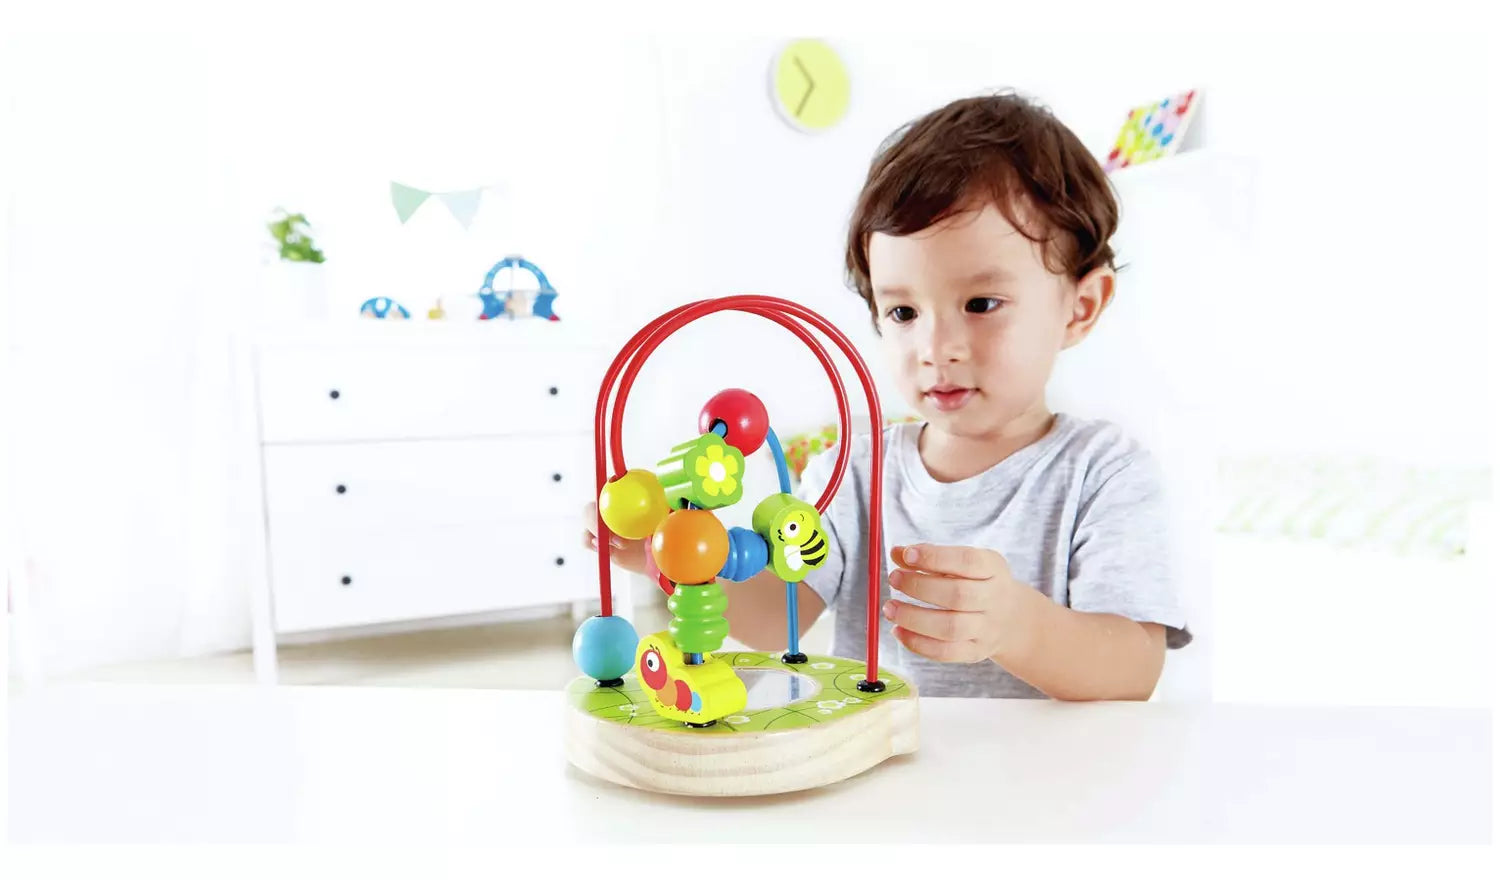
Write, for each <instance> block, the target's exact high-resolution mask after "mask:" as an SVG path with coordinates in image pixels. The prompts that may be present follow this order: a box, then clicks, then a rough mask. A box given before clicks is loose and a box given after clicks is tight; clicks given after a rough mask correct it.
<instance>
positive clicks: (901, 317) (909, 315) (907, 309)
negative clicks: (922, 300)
mask: <svg viewBox="0 0 1500 880" xmlns="http://www.w3.org/2000/svg"><path fill="white" fill-rule="evenodd" d="M885 316H886V317H887V318H890V319H891V320H892V321H895V322H896V323H897V324H905V323H906V322H908V321H912V320H915V319H916V317H917V310H916V309H914V308H912V307H911V306H896V307H894V308H892V309H890V310H889V311H887V312H886V313H885Z"/></svg>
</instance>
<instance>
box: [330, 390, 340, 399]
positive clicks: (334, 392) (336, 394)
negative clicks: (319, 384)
mask: <svg viewBox="0 0 1500 880" xmlns="http://www.w3.org/2000/svg"><path fill="white" fill-rule="evenodd" d="M328 396H329V397H331V398H333V399H334V400H338V399H339V390H338V389H337V388H335V389H333V390H332V391H330V392H328Z"/></svg>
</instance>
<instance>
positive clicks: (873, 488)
mask: <svg viewBox="0 0 1500 880" xmlns="http://www.w3.org/2000/svg"><path fill="white" fill-rule="evenodd" d="M722 311H740V312H746V313H749V314H753V315H760V316H761V317H764V318H767V319H769V320H771V321H773V322H775V323H777V324H780V325H781V326H782V327H785V328H786V329H787V330H790V331H791V332H792V334H793V335H794V336H796V337H797V338H798V339H800V340H802V341H803V343H805V344H806V345H807V346H808V348H809V349H810V350H811V351H812V353H813V355H814V356H815V357H817V359H818V362H819V363H820V364H822V365H823V369H824V371H825V372H826V373H827V375H828V379H829V382H830V384H832V386H833V391H834V397H835V399H836V401H837V403H838V410H839V437H840V438H841V441H842V442H840V443H839V451H838V456H837V458H836V459H835V461H834V466H833V477H832V478H831V479H830V480H829V481H828V485H827V486H826V487H824V489H823V494H822V496H821V497H820V498H819V499H818V502H817V504H816V505H814V506H815V507H816V508H817V510H818V512H819V513H823V512H824V511H826V510H827V509H828V505H829V504H830V503H832V501H833V498H834V496H835V495H837V494H838V490H839V487H840V486H841V485H842V483H843V480H844V474H845V473H846V472H847V471H848V467H849V448H850V446H851V445H852V444H851V443H850V442H849V439H850V437H851V433H850V419H849V400H848V395H847V393H846V392H845V389H844V382H843V378H842V377H841V376H840V375H839V371H838V367H837V365H836V364H835V363H834V362H833V359H832V358H830V357H829V355H828V351H827V349H825V348H824V347H823V345H822V344H821V343H820V342H819V341H818V339H817V338H816V337H815V336H813V335H812V334H811V333H809V332H808V330H807V328H805V327H803V326H802V325H801V324H799V323H798V321H801V322H804V323H807V324H811V325H812V326H813V327H815V328H817V329H818V330H820V331H822V333H823V334H824V335H825V336H827V337H828V338H829V339H832V340H833V342H834V344H835V345H837V346H838V348H839V350H841V351H842V352H843V353H844V356H845V357H846V358H848V360H849V363H850V365H852V366H853V367H854V371H855V373H856V374H857V375H858V376H859V381H860V384H861V385H862V386H863V387H864V392H865V400H866V403H867V405H868V406H869V410H870V434H871V455H872V461H871V466H870V493H871V496H870V505H869V526H868V542H869V543H868V547H869V598H868V601H867V602H866V606H867V608H866V612H867V613H866V621H865V663H866V668H865V679H866V680H867V681H870V682H874V681H875V680H876V678H877V671H878V669H879V659H880V619H879V605H880V560H881V530H880V527H881V517H880V507H881V503H880V502H881V498H882V497H883V486H884V463H885V462H884V459H885V456H884V454H883V445H884V444H883V440H884V437H883V435H882V425H881V423H880V421H881V410H880V398H879V395H878V393H877V392H876V390H875V380H874V378H873V377H872V376H871V375H870V371H869V368H868V367H867V366H866V365H865V362H864V359H863V358H861V357H860V355H859V352H858V351H857V350H856V349H855V347H854V344H853V343H851V342H850V341H849V338H848V337H847V336H845V335H844V334H843V333H842V332H840V331H839V329H838V328H837V327H835V326H833V325H832V324H831V323H829V322H828V320H827V319H826V318H824V317H823V316H822V315H820V314H818V313H817V312H815V311H813V310H811V309H809V308H807V307H806V306H803V305H800V304H798V303H794V302H792V301H790V300H785V299H781V298H779V297H771V296H751V295H743V296H726V297H721V298H718V299H710V300H700V301H698V302H694V303H688V304H687V305H683V306H679V307H677V308H675V309H672V310H671V311H669V312H667V313H665V314H663V315H661V316H660V317H658V318H656V319H655V320H653V321H651V322H650V323H648V324H646V326H644V327H642V328H641V329H640V330H639V331H637V332H636V334H635V335H634V336H632V337H631V338H630V340H629V341H628V342H626V343H625V345H624V346H623V347H622V348H621V349H620V353H619V354H618V355H616V356H615V359H614V361H613V362H612V363H610V365H609V369H608V370H607V371H606V372H605V374H604V380H603V381H602V382H601V383H600V385H599V397H598V400H597V401H596V403H595V406H594V476H595V487H594V488H595V498H596V499H597V498H598V493H600V492H602V491H603V490H604V485H605V483H606V482H607V478H608V472H607V471H606V455H605V450H606V448H608V450H609V452H610V455H611V457H612V458H613V462H614V466H615V475H616V476H618V475H620V474H623V473H624V472H625V470H626V468H625V444H624V440H623V438H622V434H623V426H624V423H625V404H626V401H627V400H628V399H629V394H630V389H631V387H632V386H633V385H634V384H635V379H636V377H637V376H638V375H639V374H640V371H641V369H642V368H643V367H644V366H645V364H646V360H647V359H648V358H649V357H650V356H651V354H652V353H653V352H655V351H656V349H657V348H658V347H659V346H660V345H661V344H662V343H663V342H665V341H666V340H667V338H668V337H670V336H671V335H672V334H674V333H676V332H677V331H678V330H680V329H682V328H683V327H685V326H686V325H688V324H690V323H692V322H693V321H696V320H698V319H699V318H703V317H705V316H707V315H711V314H714V313H716V312H722ZM622 373H623V377H622ZM616 380H619V381H620V387H619V393H618V395H617V396H616V398H615V401H614V407H613V411H611V408H610V407H609V398H610V394H609V392H610V389H611V388H613V387H614V385H615V382H616ZM606 417H608V418H606ZM606 421H607V422H608V424H609V429H610V430H609V435H608V437H606V432H605V424H606ZM595 528H596V531H595V534H596V535H598V536H599V540H598V542H597V543H598V546H599V553H598V557H599V606H600V611H601V612H602V613H603V615H604V616H606V617H608V616H611V615H612V614H613V613H614V609H613V602H612V593H611V590H610V567H609V546H610V543H609V534H610V533H609V527H608V526H606V525H605V524H604V517H603V515H602V514H599V515H597V517H596V523H595ZM662 580H663V581H664V580H665V579H664V578H663V579H662ZM660 586H661V587H662V589H664V590H667V589H670V584H667V583H660Z"/></svg>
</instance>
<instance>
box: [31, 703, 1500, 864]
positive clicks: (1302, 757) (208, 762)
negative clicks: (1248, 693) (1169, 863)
mask: <svg viewBox="0 0 1500 880" xmlns="http://www.w3.org/2000/svg"><path fill="white" fill-rule="evenodd" d="M9 709H10V738H9V742H10V744H9V758H10V781H9V794H10V819H9V824H10V828H9V831H10V839H11V841H12V842H60V843H68V842H101V843H115V842H137V841H140V842H178V841H194V842H196V841H209V842H242V841H243V842H258V841H308V842H361V841H370V842H375V841H379V842H385V843H393V842H404V841H410V842H433V841H452V842H475V843H486V844H494V843H498V842H504V841H506V840H513V839H514V840H524V841H526V842H540V841H545V840H562V841H578V842H583V841H590V842H613V841H618V842H628V843H638V842H674V841H682V840H691V841H694V842H699V843H704V842H714V841H736V842H766V841H774V842H782V841H786V842H795V841H829V842H859V841H863V840H870V839H871V834H870V829H871V828H878V829H879V836H878V839H879V840H882V841H890V842H902V841H945V842H947V841H961V842H1000V841H1041V842H1067V841H1115V842H1119V841H1152V842H1191V841H1223V842H1261V841H1271V842H1302V841H1306V842H1339V843H1357V842H1380V843H1398V842H1444V843H1470V842H1475V843H1478V842H1486V841H1488V840H1489V839H1490V834H1491V819H1490V810H1491V806H1490V784H1491V770H1490V763H1491V754H1490V750H1491V734H1490V725H1491V720H1490V713H1489V711H1487V710H1463V709H1452V710H1447V709H1389V708H1370V709H1358V708H1308V707H1295V708H1294V707H1268V706H1235V705H1225V704H1203V705H1175V704H1163V703H1148V704H1126V703H1101V704H1066V703H1053V702H1032V701H1003V700H958V699H924V700H923V701H922V706H921V713H922V718H921V725H922V726H921V736H922V744H921V748H920V750H919V751H918V752H917V754H915V755H912V756H909V757H905V758H900V759H896V760H894V761H890V762H887V763H885V764H883V765H881V766H879V767H876V768H875V769H873V770H871V771H869V772H867V773H865V774H863V775H861V776H858V777H855V778H854V779H851V780H848V781H846V782H843V783H840V784H838V785H834V786H830V787H827V788H824V789H821V790H815V791H810V792H803V793H798V794H792V795H779V796H772V797H764V798H753V799H743V800H716V799H685V798H676V797H668V796H662V795H653V794H647V793H643V792H637V791H633V790H631V789H626V788H620V787H617V786H614V785H611V784H608V783H605V782H601V781H597V780H594V779H593V778H592V777H589V776H587V775H585V774H582V773H580V772H578V771H576V770H574V769H573V768H572V767H571V766H569V765H568V764H567V762H566V760H565V759H564V757H563V752H562V743H561V739H560V736H561V730H562V716H561V713H562V711H563V706H562V699H561V695H560V694H558V693H556V692H548V691H480V690H438V689H422V690H415V689H396V688H329V687H279V688H258V687H254V686H243V687H220V686H212V687H178V686H173V687H165V686H164V687H150V686H119V685H75V686H66V687H52V688H46V689H42V690H36V691H29V692H20V693H16V694H12V696H11V697H10V700H9Z"/></svg>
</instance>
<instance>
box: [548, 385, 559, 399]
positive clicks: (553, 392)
mask: <svg viewBox="0 0 1500 880" xmlns="http://www.w3.org/2000/svg"><path fill="white" fill-rule="evenodd" d="M547 393H548V394H550V395H552V396H553V397H556V396H557V386H556V385H553V386H552V387H551V388H548V389H547Z"/></svg>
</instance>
